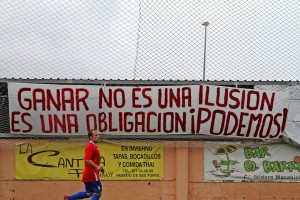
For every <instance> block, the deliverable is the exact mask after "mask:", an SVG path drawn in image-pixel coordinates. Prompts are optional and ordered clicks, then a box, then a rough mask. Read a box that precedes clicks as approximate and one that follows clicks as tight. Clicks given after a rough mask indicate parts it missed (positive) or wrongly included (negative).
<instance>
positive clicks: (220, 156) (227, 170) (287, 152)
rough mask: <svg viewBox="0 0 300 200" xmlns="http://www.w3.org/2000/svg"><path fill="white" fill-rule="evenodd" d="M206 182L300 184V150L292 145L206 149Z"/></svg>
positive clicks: (214, 145) (209, 146)
mask: <svg viewBox="0 0 300 200" xmlns="http://www.w3.org/2000/svg"><path fill="white" fill-rule="evenodd" d="M204 170H205V172H204V179H205V181H216V182H217V181H224V182H226V181H236V182H240V181H279V182H300V149H299V148H297V147H295V146H291V145H288V144H266V145H263V144H252V145H251V144H247V145H246V144H237V143H227V144H210V143H205V145H204Z"/></svg>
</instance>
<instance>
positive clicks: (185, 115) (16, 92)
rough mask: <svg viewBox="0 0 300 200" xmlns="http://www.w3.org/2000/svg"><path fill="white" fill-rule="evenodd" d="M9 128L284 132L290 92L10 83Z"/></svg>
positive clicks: (250, 134)
mask: <svg viewBox="0 0 300 200" xmlns="http://www.w3.org/2000/svg"><path fill="white" fill-rule="evenodd" d="M8 92H9V114H10V124H11V132H12V133H31V134H86V132H87V131H88V130H89V129H94V128H95V129H98V130H99V131H100V132H103V133H107V134H128V135H130V134H206V135H212V136H229V137H240V138H268V139H272V138H274V139H276V138H279V137H281V136H282V132H283V131H284V128H285V124H286V117H287V113H288V105H289V93H288V92H273V91H263V90H247V89H238V88H229V87H221V86H210V85H186V86H149V87H125V86H123V87H104V86H91V85H52V84H22V83H8Z"/></svg>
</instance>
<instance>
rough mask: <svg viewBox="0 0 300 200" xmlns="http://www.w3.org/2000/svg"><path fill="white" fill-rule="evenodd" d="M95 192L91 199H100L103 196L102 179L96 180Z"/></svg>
mask: <svg viewBox="0 0 300 200" xmlns="http://www.w3.org/2000/svg"><path fill="white" fill-rule="evenodd" d="M92 191H93V192H94V194H93V196H92V198H91V200H99V199H100V198H101V194H102V183H101V181H96V182H94V187H93V190H92Z"/></svg>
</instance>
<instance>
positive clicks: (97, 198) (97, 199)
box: [91, 193, 101, 200]
mask: <svg viewBox="0 0 300 200" xmlns="http://www.w3.org/2000/svg"><path fill="white" fill-rule="evenodd" d="M100 197H101V193H94V194H93V196H92V198H91V200H99V199H100Z"/></svg>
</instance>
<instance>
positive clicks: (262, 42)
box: [0, 0, 300, 80]
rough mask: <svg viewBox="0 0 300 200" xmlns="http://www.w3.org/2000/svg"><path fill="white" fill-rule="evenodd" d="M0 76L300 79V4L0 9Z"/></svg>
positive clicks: (54, 1)
mask: <svg viewBox="0 0 300 200" xmlns="http://www.w3.org/2000/svg"><path fill="white" fill-rule="evenodd" d="M0 10H1V12H0V24H1V26H0V49H1V51H0V77H1V78H2V77H7V78H11V77H15V78H19V77H22V78H83V79H85V78H92V79H94V78H98V79H133V78H136V79H182V80H185V79H187V80H192V79H194V80H199V79H202V78H203V77H202V73H203V57H204V27H203V26H202V25H201V23H202V22H204V21H209V22H210V24H209V26H208V27H207V51H206V55H207V57H206V79H212V80H215V79H217V80H299V79H300V70H299V67H300V39H299V38H300V31H299V30H300V25H299V24H300V23H299V21H300V12H299V11H300V1H297V0H293V1H291V0H290V1H286V0H285V1H284V0H279V1H267V0H264V1H258V0H256V1H248V0H241V1H234V0H231V1H228V0H202V1H201V0H200V1H196V0H195V1H184V0H177V1H167V0H156V1H152V0H149V1H134V0H132V1H121V0H120V1H115V0H111V1H105V0H98V1H67V0H46V1H33V0H16V1H10V0H4V1H1V2H0Z"/></svg>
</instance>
